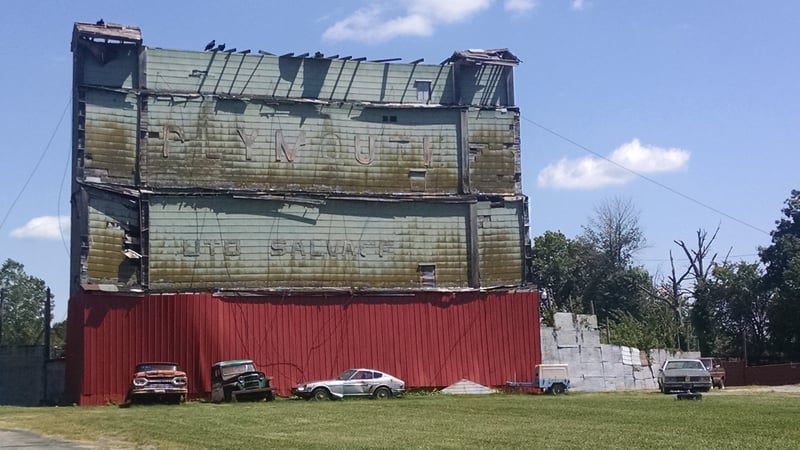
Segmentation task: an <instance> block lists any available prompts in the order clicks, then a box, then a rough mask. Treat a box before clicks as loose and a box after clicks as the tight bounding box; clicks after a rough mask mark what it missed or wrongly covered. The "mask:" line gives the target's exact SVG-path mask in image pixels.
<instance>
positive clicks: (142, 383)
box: [133, 377, 147, 387]
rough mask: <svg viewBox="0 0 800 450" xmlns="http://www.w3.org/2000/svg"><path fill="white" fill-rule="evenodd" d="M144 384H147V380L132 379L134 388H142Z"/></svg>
mask: <svg viewBox="0 0 800 450" xmlns="http://www.w3.org/2000/svg"><path fill="white" fill-rule="evenodd" d="M146 384H147V378H141V377H138V378H134V379H133V385H134V386H139V387H142V386H144V385H146Z"/></svg>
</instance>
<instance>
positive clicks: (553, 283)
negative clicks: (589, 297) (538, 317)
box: [532, 231, 597, 325]
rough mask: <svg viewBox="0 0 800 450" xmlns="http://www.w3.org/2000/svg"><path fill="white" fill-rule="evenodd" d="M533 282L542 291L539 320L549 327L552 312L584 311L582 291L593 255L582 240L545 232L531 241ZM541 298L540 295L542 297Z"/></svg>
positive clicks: (592, 249) (587, 279)
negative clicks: (543, 292)
mask: <svg viewBox="0 0 800 450" xmlns="http://www.w3.org/2000/svg"><path fill="white" fill-rule="evenodd" d="M532 255H533V282H534V283H536V284H537V286H539V287H540V288H543V289H545V290H546V298H543V299H542V317H543V319H544V321H545V323H548V324H550V325H552V317H553V314H554V313H555V312H558V311H568V312H575V313H583V312H588V311H587V310H585V308H584V304H583V292H584V290H585V289H586V286H587V284H588V282H589V278H588V277H589V274H590V272H591V270H590V267H591V265H592V264H591V262H592V261H593V260H594V259H595V258H596V256H597V254H596V251H595V250H594V248H593V247H592V246H591V245H589V244H587V243H585V242H582V241H578V240H573V239H569V238H567V237H566V236H564V234H563V233H561V232H555V231H546V232H545V233H544V234H543V235H541V236H537V237H536V238H534V240H533V251H532ZM543 297H544V296H543Z"/></svg>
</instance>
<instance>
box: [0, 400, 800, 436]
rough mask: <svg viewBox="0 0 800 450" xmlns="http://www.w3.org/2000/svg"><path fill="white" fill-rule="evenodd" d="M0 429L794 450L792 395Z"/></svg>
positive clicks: (797, 414)
mask: <svg viewBox="0 0 800 450" xmlns="http://www.w3.org/2000/svg"><path fill="white" fill-rule="evenodd" d="M0 428H5V429H15V428H16V429H26V430H32V431H36V432H39V433H43V434H45V435H50V436H59V437H63V438H66V439H71V440H79V441H85V442H89V443H93V444H95V445H99V446H100V447H114V448H132V447H143V446H153V447H155V448H159V449H161V448H170V449H171V448H298V447H302V448H315V447H316V448H332V447H333V448H367V447H381V448H656V447H658V448H664V447H667V448H704V449H707V448H759V449H762V448H770V449H774V448H798V446H800V394H796V393H779V392H764V393H753V392H750V391H744V390H736V389H729V390H726V391H723V392H720V391H714V392H712V393H710V394H706V395H705V396H704V398H703V399H702V400H699V401H688V400H685V401H679V400H676V398H675V396H674V395H669V396H667V395H663V394H659V393H657V392H623V393H570V394H568V395H562V396H548V395H531V394H494V395H482V396H480V395H477V396H448V395H443V394H410V395H406V396H405V397H403V398H397V399H390V400H384V401H378V400H366V399H364V400H342V401H325V402H313V401H312V402H307V401H302V400H294V399H277V400H276V401H274V402H271V403H255V404H252V403H251V404H246V403H239V404H220V405H216V404H211V403H206V402H189V403H186V404H183V405H134V406H133V407H130V408H120V407H117V406H102V407H60V408H23V407H8V406H5V407H0Z"/></svg>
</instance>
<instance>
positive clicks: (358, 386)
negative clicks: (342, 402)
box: [343, 370, 372, 395]
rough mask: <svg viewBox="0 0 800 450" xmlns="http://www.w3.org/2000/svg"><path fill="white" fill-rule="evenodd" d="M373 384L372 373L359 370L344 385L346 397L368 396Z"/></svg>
mask: <svg viewBox="0 0 800 450" xmlns="http://www.w3.org/2000/svg"><path fill="white" fill-rule="evenodd" d="M371 384H372V371H371V370H359V371H357V372H356V373H354V374H353V376H352V377H350V379H349V380H347V381H346V382H345V383H344V386H343V388H344V395H367V394H369V387H370V385H371Z"/></svg>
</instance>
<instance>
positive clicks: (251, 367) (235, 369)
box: [222, 363, 256, 378]
mask: <svg viewBox="0 0 800 450" xmlns="http://www.w3.org/2000/svg"><path fill="white" fill-rule="evenodd" d="M255 371H256V366H255V364H253V363H245V364H236V365H234V366H226V367H222V376H223V377H224V378H230V377H233V376H236V375H239V374H240V373H245V372H255Z"/></svg>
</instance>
